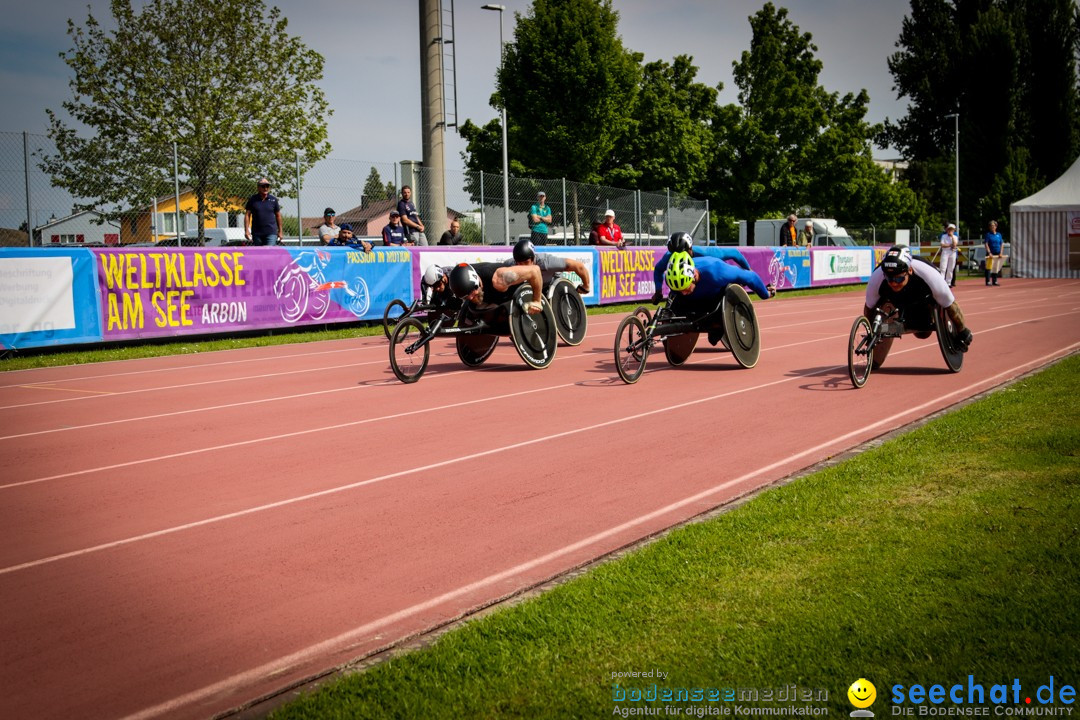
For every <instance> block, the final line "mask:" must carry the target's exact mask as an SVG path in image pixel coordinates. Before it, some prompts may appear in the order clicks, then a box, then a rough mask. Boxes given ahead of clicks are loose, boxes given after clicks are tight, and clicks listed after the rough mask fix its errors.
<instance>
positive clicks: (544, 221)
mask: <svg viewBox="0 0 1080 720" xmlns="http://www.w3.org/2000/svg"><path fill="white" fill-rule="evenodd" d="M551 221H552V214H551V207H550V206H548V205H547V193H546V192H544V191H543V190H541V191H540V192H538V193H536V204H535V205H533V206H532V207H531V208H529V229H530V230H531V231H532V234H531V235H530V236H529V240H530V241H531V242H532V244H533V245H547V241H548V232H549V231H550V228H548V226H549V225H551Z"/></svg>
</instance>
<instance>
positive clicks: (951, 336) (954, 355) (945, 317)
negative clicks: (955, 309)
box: [934, 307, 964, 373]
mask: <svg viewBox="0 0 1080 720" xmlns="http://www.w3.org/2000/svg"><path fill="white" fill-rule="evenodd" d="M934 325H935V329H936V330H937V342H938V347H939V348H941V357H943V358H945V365H946V366H948V368H949V372H954V373H958V372H960V368H962V367H963V366H964V353H962V352H960V348H959V347H958V346H957V344H956V325H955V324H954V323H953V321H952V318H950V317H949V313H948V312H946V310H945V308H941V307H939V308H937V309H936V310H935V311H934Z"/></svg>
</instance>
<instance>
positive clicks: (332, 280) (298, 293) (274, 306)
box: [94, 247, 412, 341]
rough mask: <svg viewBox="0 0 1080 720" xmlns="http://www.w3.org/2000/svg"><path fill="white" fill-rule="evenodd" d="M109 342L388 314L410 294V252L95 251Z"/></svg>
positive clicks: (271, 249) (264, 249) (261, 249)
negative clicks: (389, 308) (388, 306)
mask: <svg viewBox="0 0 1080 720" xmlns="http://www.w3.org/2000/svg"><path fill="white" fill-rule="evenodd" d="M94 254H95V256H96V260H97V264H98V267H97V277H98V291H99V293H100V297H101V309H102V320H101V327H102V334H103V336H104V339H105V340H106V341H109V340H129V339H135V338H145V337H163V336H171V335H189V334H192V335H194V334H208V333H224V332H229V331H240V330H251V329H256V328H270V327H290V326H293V325H305V324H315V323H319V324H322V323H333V322H348V321H356V320H364V319H374V318H379V317H382V311H383V308H385V307H386V304H387V303H388V302H390V300H392V299H394V298H395V297H402V296H405V295H406V294H408V292H409V289H410V276H409V275H410V273H409V271H410V269H411V267H412V258H411V257H410V254H409V251H408V250H396V249H391V248H385V249H383V248H379V249H376V250H375V251H373V252H371V253H364V252H362V251H360V250H350V249H348V248H318V249H310V250H308V249H302V248H296V249H294V248H283V247H235V248H220V249H203V248H184V249H172V248H170V249H168V250H161V251H156V250H150V251H146V250H123V249H116V250H110V249H106V250H98V251H95V253H94Z"/></svg>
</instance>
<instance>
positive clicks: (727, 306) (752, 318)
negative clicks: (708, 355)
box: [722, 284, 761, 368]
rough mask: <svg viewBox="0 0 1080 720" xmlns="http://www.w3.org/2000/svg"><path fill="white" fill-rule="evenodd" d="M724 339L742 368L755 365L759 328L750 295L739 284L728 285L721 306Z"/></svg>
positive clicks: (758, 348) (758, 350)
mask: <svg viewBox="0 0 1080 720" xmlns="http://www.w3.org/2000/svg"><path fill="white" fill-rule="evenodd" d="M722 315H723V321H724V339H725V341H726V344H727V346H728V348H729V349H730V350H731V354H732V355H734V356H735V360H737V361H738V363H739V364H740V365H742V366H743V367H744V368H752V367H754V366H755V365H757V362H758V358H759V357H760V356H761V329H760V327H759V326H758V320H757V313H755V312H754V305H753V303H751V302H750V296H749V295H747V294H746V291H745V290H743V289H742V286H741V285H735V284H732V285H728V286H727V288H725V290H724V300H723V307H722Z"/></svg>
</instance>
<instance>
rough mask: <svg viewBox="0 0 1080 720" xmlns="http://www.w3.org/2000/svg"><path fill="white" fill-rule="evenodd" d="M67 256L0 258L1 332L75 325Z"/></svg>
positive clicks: (65, 328) (69, 263)
mask: <svg viewBox="0 0 1080 720" xmlns="http://www.w3.org/2000/svg"><path fill="white" fill-rule="evenodd" d="M71 263H72V260H71V258H70V257H49V258H42V257H37V258H33V257H11V258H8V257H5V258H0V335H4V334H9V333H30V332H49V331H53V330H70V329H72V328H74V327H75V303H74V299H73V296H72V279H73V272H72V269H71Z"/></svg>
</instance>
